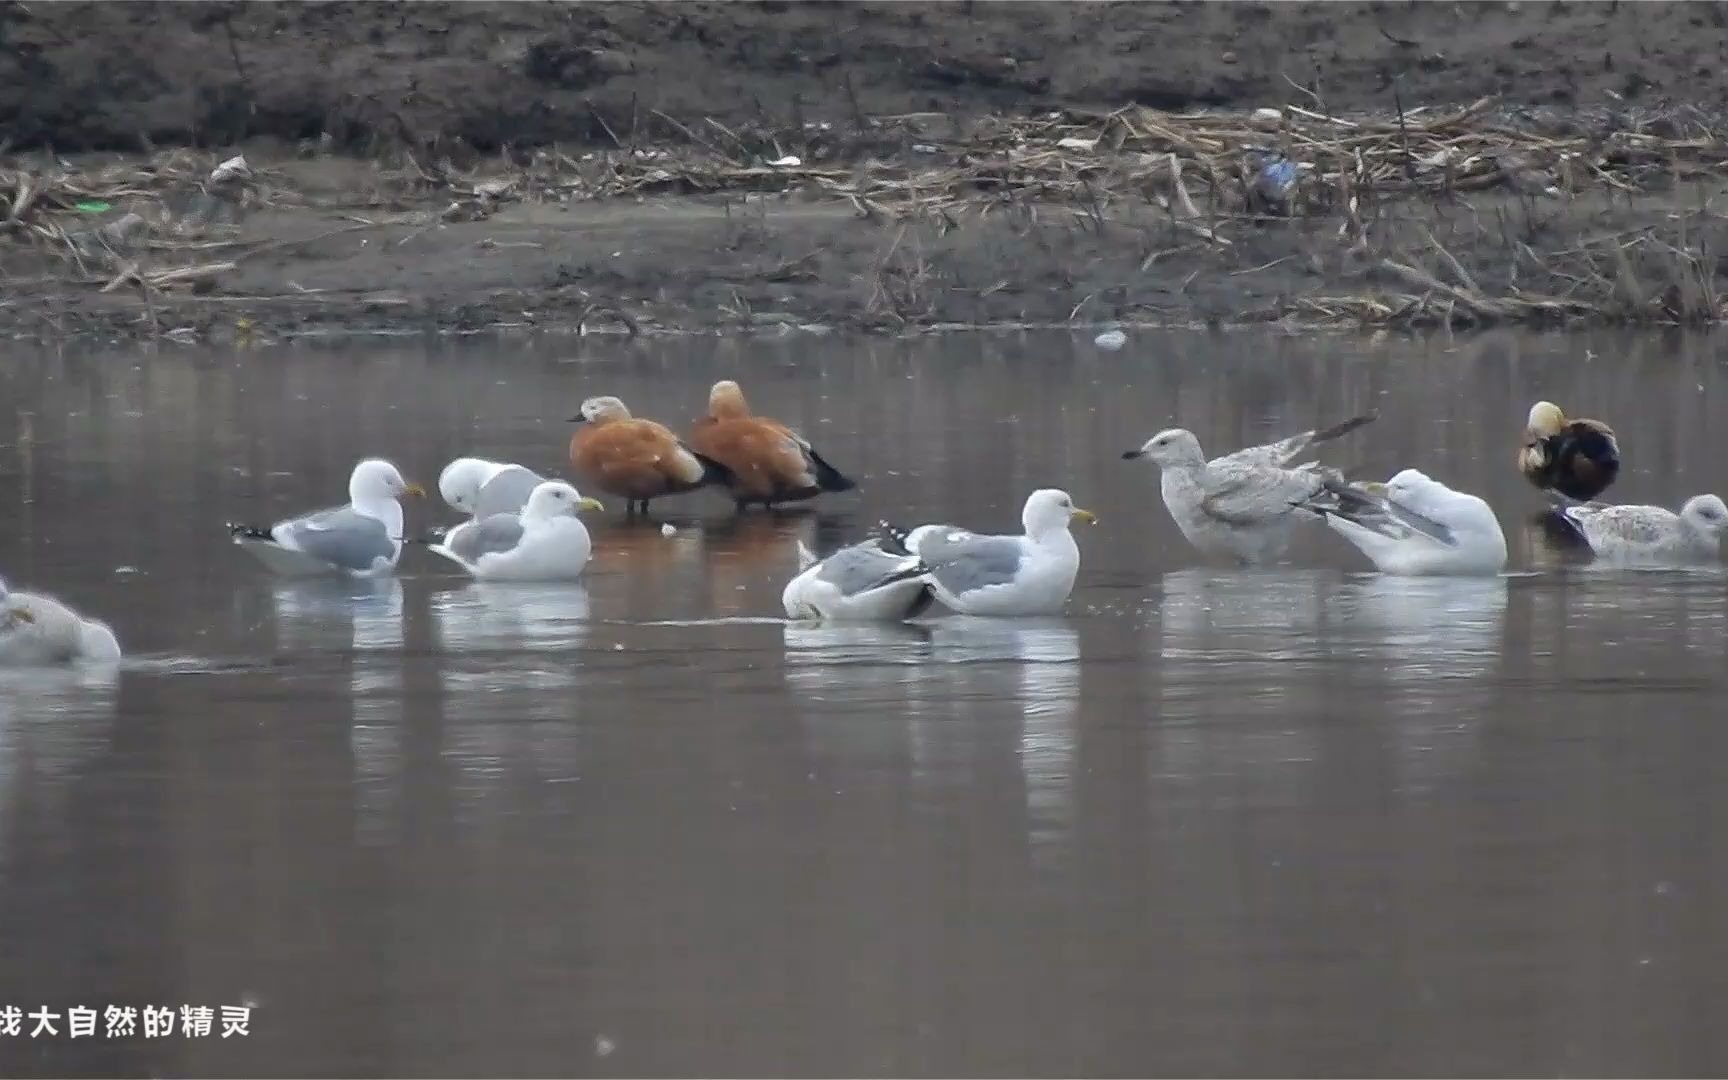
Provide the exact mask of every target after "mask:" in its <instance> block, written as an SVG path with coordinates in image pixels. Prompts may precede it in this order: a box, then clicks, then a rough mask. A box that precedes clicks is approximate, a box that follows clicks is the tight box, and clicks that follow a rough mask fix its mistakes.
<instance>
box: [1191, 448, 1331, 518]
mask: <svg viewBox="0 0 1728 1080" xmlns="http://www.w3.org/2000/svg"><path fill="white" fill-rule="evenodd" d="M1324 483H1325V476H1324V475H1323V474H1322V473H1320V472H1319V471H1317V470H1313V469H1280V468H1275V467H1269V466H1264V465H1250V464H1243V463H1240V462H1226V463H1224V464H1223V465H1216V466H1208V467H1207V470H1206V479H1205V485H1204V489H1203V494H1202V495H1201V497H1200V511H1201V512H1202V513H1204V514H1206V515H1208V516H1210V517H1212V518H1215V519H1217V520H1218V521H1221V522H1223V523H1224V524H1226V525H1254V524H1259V523H1264V522H1269V521H1273V520H1276V519H1277V518H1280V517H1282V516H1284V515H1285V514H1288V513H1289V512H1290V510H1291V508H1292V507H1293V506H1294V505H1296V504H1298V503H1302V502H1305V501H1307V500H1308V499H1311V498H1313V497H1314V496H1315V495H1316V494H1318V493H1319V492H1320V490H1321V489H1322V487H1323V486H1324Z"/></svg>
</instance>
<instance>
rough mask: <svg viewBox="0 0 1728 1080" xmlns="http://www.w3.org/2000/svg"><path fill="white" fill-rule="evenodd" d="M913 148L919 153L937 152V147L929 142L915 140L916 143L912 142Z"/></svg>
mask: <svg viewBox="0 0 1728 1080" xmlns="http://www.w3.org/2000/svg"><path fill="white" fill-rule="evenodd" d="M912 150H913V151H914V152H915V153H919V154H934V153H935V152H936V148H935V147H934V146H931V145H930V144H929V143H927V142H915V143H913V144H912Z"/></svg>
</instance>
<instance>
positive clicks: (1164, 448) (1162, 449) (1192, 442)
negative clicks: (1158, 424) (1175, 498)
mask: <svg viewBox="0 0 1728 1080" xmlns="http://www.w3.org/2000/svg"><path fill="white" fill-rule="evenodd" d="M1122 456H1123V457H1124V458H1127V459H1129V460H1133V459H1134V458H1150V459H1151V460H1152V461H1154V462H1157V464H1158V466H1159V467H1160V468H1165V469H1168V468H1170V467H1172V466H1184V465H1204V464H1206V455H1205V454H1204V453H1202V452H1201V450H1200V440H1199V439H1196V438H1195V437H1194V433H1193V432H1192V431H1189V430H1187V429H1185V428H1168V429H1166V430H1164V431H1160V432H1159V433H1158V434H1156V435H1154V436H1152V437H1151V438H1150V439H1147V440H1146V442H1145V443H1144V444H1142V445H1141V447H1140V449H1138V450H1130V451H1128V452H1127V453H1125V454H1123V455H1122Z"/></svg>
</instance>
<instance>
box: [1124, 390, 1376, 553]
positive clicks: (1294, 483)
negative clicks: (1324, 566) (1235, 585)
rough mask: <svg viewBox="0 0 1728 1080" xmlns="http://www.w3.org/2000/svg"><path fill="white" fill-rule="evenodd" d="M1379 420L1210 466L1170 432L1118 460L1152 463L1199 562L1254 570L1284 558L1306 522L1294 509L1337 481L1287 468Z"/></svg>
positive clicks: (1318, 470)
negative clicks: (1229, 562) (1206, 559)
mask: <svg viewBox="0 0 1728 1080" xmlns="http://www.w3.org/2000/svg"><path fill="white" fill-rule="evenodd" d="M1378 416H1379V413H1367V414H1365V415H1362V416H1356V417H1352V418H1351V419H1349V420H1346V421H1344V422H1343V423H1340V424H1334V425H1333V426H1331V427H1327V428H1317V429H1315V430H1313V431H1304V432H1302V433H1301V434H1299V435H1292V436H1290V437H1289V438H1287V439H1280V440H1278V441H1277V442H1272V443H1267V444H1265V445H1263V446H1251V447H1248V448H1247V449H1244V450H1238V451H1236V452H1235V453H1233V454H1227V455H1225V456H1223V457H1219V458H1214V459H1212V460H1211V461H1207V460H1206V455H1205V454H1204V453H1203V452H1202V451H1201V449H1200V440H1199V439H1197V438H1196V437H1195V436H1194V433H1193V432H1191V431H1188V430H1186V429H1183V428H1170V429H1168V430H1165V431H1160V432H1159V433H1158V434H1156V435H1154V436H1152V437H1151V438H1150V439H1148V440H1146V442H1145V444H1144V445H1142V446H1141V447H1140V448H1139V449H1138V450H1129V451H1127V452H1126V453H1124V454H1123V455H1122V456H1123V457H1124V458H1127V459H1130V460H1131V459H1135V458H1147V459H1148V460H1151V461H1153V462H1155V463H1157V465H1158V466H1159V468H1160V470H1161V471H1162V473H1163V476H1162V480H1161V484H1160V487H1161V490H1162V492H1163V496H1164V505H1165V507H1167V508H1168V509H1169V511H1170V516H1171V517H1172V518H1174V519H1175V521H1176V526H1177V528H1179V529H1181V530H1182V535H1183V536H1185V537H1187V538H1188V542H1189V543H1190V544H1193V545H1194V547H1195V548H1197V549H1199V550H1200V552H1202V553H1203V554H1205V555H1208V556H1228V557H1230V558H1233V559H1235V560H1236V561H1237V562H1238V563H1240V564H1242V565H1244V566H1255V565H1260V564H1263V563H1269V562H1275V561H1277V560H1278V559H1281V558H1282V557H1283V555H1284V551H1285V549H1286V548H1287V547H1288V546H1289V542H1290V532H1291V529H1292V528H1293V527H1294V525H1295V523H1296V520H1297V518H1298V516H1307V512H1305V511H1302V510H1300V509H1299V506H1300V504H1301V503H1302V502H1303V501H1304V500H1306V499H1311V498H1313V497H1314V496H1316V495H1318V494H1319V493H1320V492H1321V491H1322V490H1323V489H1324V484H1325V481H1326V479H1327V478H1328V477H1329V476H1335V475H1336V474H1335V473H1333V472H1332V471H1331V470H1328V469H1323V468H1322V467H1321V466H1319V465H1318V464H1315V463H1312V462H1311V463H1309V464H1306V465H1301V466H1298V467H1296V468H1286V466H1287V465H1288V464H1289V463H1290V462H1291V461H1292V460H1294V459H1295V458H1297V457H1298V456H1300V455H1301V454H1303V453H1304V452H1306V451H1307V450H1309V449H1310V448H1312V447H1314V446H1317V445H1319V444H1321V443H1324V442H1330V441H1332V440H1333V439H1337V438H1340V437H1342V436H1344V435H1347V434H1349V433H1350V432H1352V431H1355V430H1356V429H1357V428H1359V427H1362V426H1364V425H1366V424H1370V423H1372V422H1373V421H1374V420H1375V419H1376V418H1378Z"/></svg>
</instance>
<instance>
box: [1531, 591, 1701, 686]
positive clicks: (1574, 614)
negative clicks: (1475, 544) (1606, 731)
mask: <svg viewBox="0 0 1728 1080" xmlns="http://www.w3.org/2000/svg"><path fill="white" fill-rule="evenodd" d="M1725 581H1728V572H1725V571H1724V570H1723V568H1721V567H1715V566H1711V567H1693V568H1688V569H1675V570H1653V569H1652V570H1646V569H1627V568H1622V567H1614V566H1609V565H1605V564H1593V565H1589V566H1580V567H1575V568H1573V569H1572V570H1571V571H1570V572H1569V573H1567V574H1565V575H1564V576H1563V577H1560V578H1559V579H1558V581H1557V584H1558V585H1559V587H1557V588H1546V589H1529V590H1525V595H1526V596H1528V597H1529V600H1528V605H1529V621H1530V631H1529V633H1530V646H1531V652H1532V654H1533V657H1532V662H1533V663H1534V664H1535V665H1536V666H1537V667H1538V669H1539V670H1547V669H1551V668H1554V667H1556V666H1558V667H1564V668H1565V669H1567V670H1571V671H1580V670H1582V671H1591V672H1596V673H1599V674H1600V675H1601V676H1602V677H1613V676H1614V675H1616V674H1618V675H1636V674H1637V673H1638V672H1639V671H1640V670H1642V669H1643V668H1645V667H1646V666H1647V665H1652V666H1662V667H1668V666H1671V665H1670V664H1669V663H1667V661H1668V660H1670V659H1671V658H1672V656H1673V652H1674V650H1676V649H1680V650H1683V651H1690V650H1697V651H1698V652H1699V653H1700V655H1704V654H1711V653H1713V654H1715V655H1718V656H1719V655H1721V653H1722V651H1723V650H1724V648H1725V647H1728V611H1725V610H1724V607H1725V604H1728V595H1725V593H1724V589H1723V585H1724V582H1725Z"/></svg>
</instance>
